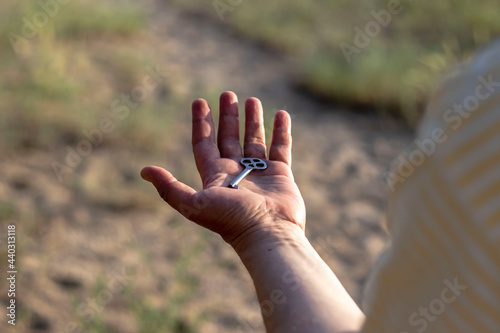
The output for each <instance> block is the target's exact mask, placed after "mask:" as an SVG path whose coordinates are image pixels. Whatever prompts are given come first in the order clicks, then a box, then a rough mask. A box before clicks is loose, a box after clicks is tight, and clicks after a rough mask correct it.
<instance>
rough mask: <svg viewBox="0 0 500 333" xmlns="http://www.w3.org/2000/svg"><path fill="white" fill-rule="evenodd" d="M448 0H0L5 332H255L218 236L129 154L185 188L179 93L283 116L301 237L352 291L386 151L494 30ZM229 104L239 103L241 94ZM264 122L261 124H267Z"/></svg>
mask: <svg viewBox="0 0 500 333" xmlns="http://www.w3.org/2000/svg"><path fill="white" fill-rule="evenodd" d="M498 12H500V3H499V2H498V1H494V0H485V1H482V2H481V4H480V5H478V3H477V2H473V1H468V0H460V1H453V2H452V1H451V0H442V1H433V2H424V1H401V2H398V1H382V0H371V1H367V0H360V1H347V0H334V1H332V0H320V1H314V2H304V1H299V0H288V1H283V0H279V1H278V0H277V1H272V2H269V1H264V0H253V1H245V0H198V1H189V2H186V1H181V0H171V1H167V0H144V1H141V2H134V1H121V0H108V1H97V0H59V1H57V0H40V1H35V0H25V1H14V0H2V2H1V4H0V36H1V37H0V129H1V131H0V169H1V173H0V235H1V237H0V246H1V249H2V250H1V251H0V267H1V273H0V275H1V276H2V279H1V281H2V282H1V283H0V300H1V303H2V307H3V309H4V311H6V310H5V307H4V306H7V304H8V302H9V299H10V298H9V297H8V296H7V290H8V285H7V283H6V279H5V275H6V271H7V263H8V262H7V260H8V256H7V250H6V249H7V246H6V237H7V226H8V225H11V224H14V225H16V236H17V238H16V239H17V248H16V250H17V252H16V262H15V264H16V268H17V270H18V274H17V280H16V281H17V282H16V305H17V308H16V309H17V313H16V326H15V327H13V326H11V325H8V324H7V322H6V321H7V320H6V316H5V314H2V317H3V319H2V320H1V322H0V331H1V332H96V333H97V332H124V333H127V332H141V333H142V332H147V333H149V332H264V331H265V330H264V327H263V324H262V319H261V317H260V310H259V307H258V304H257V300H256V297H255V295H254V290H253V285H252V282H251V280H250V278H249V276H248V275H247V273H246V271H245V269H244V268H243V266H242V265H241V264H240V262H239V259H238V258H237V256H236V255H235V254H234V253H233V252H232V250H231V249H230V248H229V246H227V245H225V244H224V243H223V241H222V240H221V239H220V237H219V236H217V235H213V234H211V233H210V232H208V231H205V230H203V229H201V228H199V227H198V226H196V225H193V224H191V223H190V222H188V221H186V220H185V219H184V218H182V217H181V216H180V215H179V214H177V213H176V212H174V211H173V210H172V209H170V208H169V207H168V206H167V205H166V204H164V203H163V202H162V201H161V199H160V198H159V197H158V196H157V194H156V192H155V190H154V189H153V188H152V187H151V185H149V184H147V183H145V182H143V181H142V180H141V179H140V177H139V171H140V169H141V168H142V167H143V166H145V165H149V164H156V165H161V166H164V167H166V168H167V169H169V170H171V171H172V172H173V173H174V175H176V176H177V178H179V179H181V180H183V181H185V182H187V183H188V184H190V185H191V186H193V187H195V188H197V189H200V181H199V178H198V176H197V172H196V168H195V165H194V163H193V160H192V155H191V147H190V134H191V133H190V104H191V101H192V100H193V99H195V98H197V97H203V98H205V99H207V100H208V101H209V102H210V103H211V105H212V107H213V109H214V110H213V111H214V115H215V116H217V114H218V111H217V107H218V96H219V94H220V93H221V92H222V91H224V90H233V91H235V92H236V93H237V94H238V96H239V98H240V101H244V99H246V98H248V97H251V96H256V97H259V98H261V100H262V101H263V104H264V109H265V120H266V122H267V125H266V127H267V128H268V129H269V128H270V124H272V117H273V115H274V113H275V112H276V111H278V110H280V109H285V110H287V111H288V112H289V113H290V114H291V116H292V120H293V135H294V148H293V153H294V165H293V170H294V174H295V178H296V181H297V183H298V184H299V187H300V189H301V191H302V194H303V196H304V199H305V201H306V205H307V219H308V225H307V234H308V236H309V239H310V240H311V243H312V244H313V245H314V247H315V248H316V249H317V250H318V252H319V253H320V255H321V256H322V257H323V258H324V259H325V261H326V262H327V263H328V264H329V265H330V267H331V268H332V269H333V270H334V271H335V273H336V274H337V275H338V276H339V278H340V279H341V281H342V282H343V283H344V284H345V286H346V288H347V290H348V291H349V292H350V293H351V295H352V296H353V298H354V299H355V300H356V301H357V302H358V303H359V304H362V296H363V287H364V285H365V283H366V280H367V278H368V276H369V274H370V268H371V266H372V264H373V263H374V261H375V260H376V258H377V255H378V254H379V253H380V251H381V250H382V249H383V248H384V246H385V245H386V244H387V242H388V239H387V236H386V234H385V232H384V227H383V225H384V209H385V205H386V201H387V193H388V189H387V186H386V184H385V180H384V175H385V174H386V172H387V170H388V168H389V165H390V162H391V161H392V159H394V158H395V157H396V156H397V154H398V153H399V152H400V151H401V150H402V149H404V147H405V146H406V145H407V144H408V143H409V142H410V141H411V140H412V133H413V130H414V129H415V127H416V125H417V124H418V121H419V119H420V117H421V115H422V113H423V111H424V109H425V103H426V101H427V100H428V98H429V96H430V94H431V93H432V90H433V89H434V88H435V86H436V84H437V83H438V82H439V78H440V76H441V75H442V74H443V73H444V72H446V71H447V70H449V69H451V68H452V67H453V66H454V65H456V64H457V63H458V62H461V61H465V60H467V58H468V57H470V56H471V54H472V53H473V51H474V50H475V49H477V48H478V47H480V46H481V45H483V44H484V43H487V42H488V41H490V40H491V39H493V38H494V37H495V36H497V35H498V34H499V32H500V21H499V20H498V17H496V14H497V13H498ZM240 114H242V110H240ZM268 132H269V131H268Z"/></svg>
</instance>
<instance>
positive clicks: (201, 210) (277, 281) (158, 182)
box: [141, 92, 364, 333]
mask: <svg viewBox="0 0 500 333" xmlns="http://www.w3.org/2000/svg"><path fill="white" fill-rule="evenodd" d="M192 114H193V136H192V143H193V153H194V158H195V161H196V166H197V168H198V171H199V173H200V176H201V180H202V182H203V190H202V191H199V192H196V191H195V190H194V189H193V188H191V187H189V186H187V185H185V184H183V183H182V182H179V181H178V180H177V179H176V178H175V177H174V176H173V175H172V174H171V173H170V172H168V171H167V170H165V169H162V168H160V167H154V166H149V167H146V168H144V169H143V170H142V171H141V176H142V177H143V178H144V179H145V180H147V181H149V182H151V183H152V184H153V185H154V186H155V187H156V189H157V190H158V193H159V194H160V196H161V197H162V198H163V199H164V200H165V201H166V202H167V203H168V204H169V205H170V206H172V207H173V208H174V209H176V210H178V211H179V212H180V213H181V214H182V215H184V216H185V217H186V218H188V219H190V220H191V221H193V222H195V223H197V224H199V225H201V226H203V227H205V228H207V229H209V230H212V231H213V232H216V233H218V234H219V235H221V236H222V238H223V239H224V240H225V241H226V242H227V243H229V244H230V245H231V246H232V247H233V248H234V249H235V251H236V253H237V254H238V255H239V257H240V258H241V260H242V262H243V264H244V265H245V267H246V268H247V269H248V271H249V273H250V275H251V277H252V279H253V281H254V284H255V288H256V291H257V296H258V298H259V301H260V304H261V309H262V314H263V318H264V324H265V326H266V329H267V331H268V332H273V333H274V332H329V333H332V332H355V331H359V330H360V329H361V326H362V324H363V321H364V315H363V314H362V312H361V311H360V309H359V308H358V307H357V305H356V304H355V303H354V301H353V300H352V299H351V297H350V296H349V295H348V294H347V292H346V291H345V289H344V288H343V286H342V285H341V284H340V282H339V281H338V279H337V278H336V276H335V275H334V274H333V272H332V271H331V270H330V269H329V268H328V266H327V265H326V264H325V263H324V262H323V261H322V260H321V258H320V257H319V256H318V254H317V253H316V251H315V250H314V249H313V247H312V246H311V244H310V243H309V241H308V240H307V238H306V237H305V234H304V229H305V223H306V220H305V205H304V201H303V199H302V196H301V194H300V191H299V189H298V187H297V185H296V184H295V182H294V179H293V174H292V170H291V163H292V154H291V147H292V137H291V119H290V116H289V115H288V113H287V112H286V111H283V110H281V111H278V112H277V113H276V115H275V118H274V126H273V134H272V142H271V145H270V148H269V156H266V144H265V133H264V122H263V110H262V104H261V102H260V101H259V100H258V99H256V98H249V99H248V100H247V101H246V103H245V137H244V147H243V151H242V149H241V145H240V141H239V119H238V100H237V97H236V95H235V94H234V93H233V92H224V93H223V94H222V95H221V96H220V119H219V129H218V133H217V139H216V135H215V128H214V124H213V121H212V115H211V112H210V107H209V105H208V104H207V102H206V101H205V100H202V99H198V100H195V101H194V102H193V105H192ZM243 156H244V157H256V158H261V159H265V160H266V163H267V165H268V168H267V169H266V170H259V171H253V172H251V173H250V174H249V175H248V176H247V177H245V178H244V180H243V181H242V182H241V183H240V189H232V188H228V187H227V185H228V184H229V182H230V181H231V180H233V179H234V178H235V177H236V176H237V175H238V174H239V173H240V172H241V171H242V170H243V166H242V165H241V164H240V162H239V161H240V159H241V158H242V157H243Z"/></svg>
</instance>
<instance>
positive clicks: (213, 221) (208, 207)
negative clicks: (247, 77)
mask: <svg viewBox="0 0 500 333" xmlns="http://www.w3.org/2000/svg"><path fill="white" fill-rule="evenodd" d="M192 112H193V139H192V143H193V153H194V158H195V161H196V166H197V168H198V171H199V173H200V176H201V179H202V181H203V190H202V191H200V192H196V191H195V190H194V189H193V188H191V187H189V186H187V185H186V184H183V183H181V182H179V181H178V180H177V179H175V178H174V176H173V175H172V174H171V173H170V172H168V171H167V170H165V169H162V168H159V167H153V166H149V167H146V168H144V169H143V170H142V171H141V175H142V177H143V178H144V179H145V180H147V181H150V182H152V183H153V185H154V186H155V187H156V189H157V190H158V192H159V194H160V196H161V197H162V198H163V199H164V200H165V201H166V202H167V203H168V204H169V205H170V206H172V207H173V208H174V209H176V210H178V211H179V212H180V213H181V214H182V215H184V216H185V217H186V218H188V219H190V220H192V221H194V222H196V223H197V224H199V225H201V226H203V227H205V228H208V229H210V230H212V231H214V232H216V233H218V234H220V235H221V236H222V237H223V238H224V239H225V240H226V241H227V242H228V243H230V244H232V243H234V242H235V241H238V240H239V239H240V238H243V237H246V236H247V235H249V234H251V233H253V232H254V231H258V230H263V229H266V228H276V227H280V226H281V225H284V224H286V225H290V224H293V225H295V226H299V227H300V228H302V229H304V227H305V206H304V202H303V200H302V197H301V195H300V192H299V189H298V188H297V185H296V184H295V182H294V180H293V175H292V171H291V169H290V166H291V145H292V139H291V133H290V127H291V120H290V116H289V115H288V113H287V112H286V111H278V112H277V113H276V115H275V118H274V127H273V135H272V142H271V146H270V149H269V158H268V159H266V145H265V133H264V123H263V111H262V105H261V103H260V101H259V100H258V99H256V98H250V99H248V100H247V101H246V103H245V139H244V149H243V153H242V149H241V145H240V140H239V120H238V101H237V97H236V95H235V94H234V93H233V92H224V93H223V94H222V95H221V96H220V113H219V114H220V119H219V129H218V135H217V143H216V139H215V128H214V124H213V121H212V114H211V111H210V107H209V106H208V104H207V102H206V101H205V100H202V99H198V100H196V101H194V102H193V105H192ZM243 156H245V157H254V158H260V159H264V160H266V163H267V166H268V167H267V169H266V170H256V171H252V172H251V173H250V174H249V175H247V176H246V177H245V178H244V179H243V181H242V182H241V183H240V188H239V189H233V188H229V187H227V186H228V184H229V183H230V182H231V181H232V180H233V179H234V178H235V177H236V176H237V175H238V174H239V173H240V172H241V171H243V166H242V165H241V164H240V160H241V158H242V157H243Z"/></svg>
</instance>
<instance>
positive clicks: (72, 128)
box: [0, 0, 154, 150]
mask: <svg viewBox="0 0 500 333" xmlns="http://www.w3.org/2000/svg"><path fill="white" fill-rule="evenodd" d="M41 12H42V10H41V7H40V6H39V5H38V3H37V1H35V0H29V1H23V2H18V1H14V0H6V1H3V2H2V4H0V35H1V36H3V37H2V38H0V73H2V75H1V76H0V109H1V110H2V113H1V114H0V130H1V131H2V134H3V138H4V140H2V142H0V150H2V149H8V150H19V149H32V148H37V149H47V148H49V147H54V146H55V145H64V144H67V143H69V144H74V143H75V142H78V141H79V140H81V139H83V137H82V135H81V133H80V132H81V131H82V130H83V129H89V130H90V129H92V128H94V127H95V126H96V124H97V123H98V121H99V119H101V118H102V117H103V116H105V115H106V116H107V115H108V114H109V113H111V112H110V103H111V101H113V100H114V99H115V98H117V97H118V96H120V95H121V94H122V93H125V92H128V91H129V90H130V89H132V88H133V87H134V86H135V85H136V84H138V83H140V82H141V80H142V78H143V77H144V76H145V75H146V74H147V73H146V71H145V66H146V65H148V64H151V61H153V62H154V60H153V59H148V58H147V57H146V56H144V57H143V58H142V57H139V56H135V55H134V54H136V53H135V52H133V45H130V44H132V43H133V41H134V38H136V37H135V36H136V35H137V34H138V33H140V31H141V29H142V28H144V26H145V23H146V15H145V13H144V11H143V9H142V8H141V7H140V6H139V5H136V4H133V3H130V2H122V3H119V4H115V6H111V5H110V4H101V3H99V2H97V1H90V2H86V3H85V4H82V3H81V2H69V3H67V4H64V5H59V9H58V11H57V13H56V14H55V15H54V16H53V17H48V20H47V21H46V22H45V24H43V26H40V27H39V28H36V34H35V35H33V36H28V35H26V34H24V35H23V26H24V25H25V22H27V21H28V22H31V23H33V18H34V17H35V16H36V15H38V14H39V13H41ZM37 13H38V14H37ZM13 35H16V36H20V37H19V38H21V39H19V38H18V37H16V38H17V39H13V40H15V41H17V40H22V41H23V42H21V43H14V44H15V45H14V46H16V47H14V46H13V45H11V42H10V41H9V38H8V37H9V36H10V37H12V36H13ZM4 37H5V38H4ZM11 39H12V38H11ZM103 88H104V89H103ZM144 105H147V103H144ZM150 108H152V107H150ZM147 115H148V113H145V118H148V117H147ZM149 119H151V117H149ZM151 123H154V122H153V121H151ZM127 126H128V129H129V130H130V132H131V134H132V136H134V135H135V136H136V135H137V133H138V132H139V131H143V130H144V128H143V126H137V127H134V126H130V124H128V125H127ZM110 137H111V138H112V139H108V140H107V141H106V142H112V141H113V140H114V141H123V140H125V141H127V138H126V137H125V136H124V135H122V136H115V137H113V136H110ZM128 142H132V141H131V140H129V141H128Z"/></svg>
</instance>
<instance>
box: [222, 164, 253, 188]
mask: <svg viewBox="0 0 500 333" xmlns="http://www.w3.org/2000/svg"><path fill="white" fill-rule="evenodd" d="M252 170H253V169H250V168H245V170H243V171H242V172H241V173H240V174H239V175H238V176H236V178H234V179H233V181H232V182H230V183H229V185H228V187H230V188H238V184H239V183H240V182H241V181H242V180H243V178H245V177H246V176H247V175H248V174H249V173H250V171H252Z"/></svg>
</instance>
